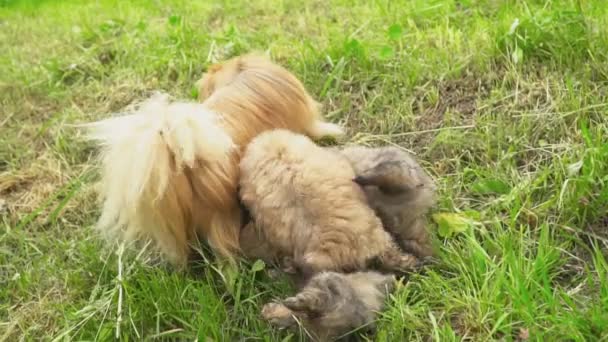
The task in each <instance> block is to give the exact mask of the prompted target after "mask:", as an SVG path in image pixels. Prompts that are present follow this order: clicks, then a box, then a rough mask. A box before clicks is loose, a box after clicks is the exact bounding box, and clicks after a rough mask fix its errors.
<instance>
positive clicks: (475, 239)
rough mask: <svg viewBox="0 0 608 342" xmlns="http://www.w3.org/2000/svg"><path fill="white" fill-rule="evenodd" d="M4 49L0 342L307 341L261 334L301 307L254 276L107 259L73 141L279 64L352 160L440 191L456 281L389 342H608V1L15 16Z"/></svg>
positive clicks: (439, 276) (137, 9)
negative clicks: (422, 180) (159, 97)
mask: <svg viewBox="0 0 608 342" xmlns="http://www.w3.org/2000/svg"><path fill="white" fill-rule="evenodd" d="M0 28H1V29H0V220H1V221H0V339H6V340H9V341H14V340H17V339H20V338H23V339H26V340H37V339H39V338H45V339H66V340H72V339H74V340H92V339H100V340H109V339H113V338H114V336H116V335H119V336H120V337H121V339H124V340H138V339H153V338H161V339H187V340H193V339H196V338H198V340H199V341H206V340H207V338H210V339H213V340H216V341H222V340H226V341H228V340H236V339H238V338H252V339H263V340H280V339H283V338H286V340H289V339H291V340H298V337H297V335H289V333H287V332H281V331H276V330H273V329H272V328H270V327H268V326H267V325H266V324H264V322H262V321H261V320H260V319H259V311H260V307H261V305H262V304H263V303H264V302H266V301H268V300H270V299H271V298H273V297H279V296H282V295H285V294H286V293H289V291H290V289H289V287H288V286H287V285H286V282H284V281H277V280H272V279H271V278H270V277H269V276H268V275H267V274H266V272H264V271H259V270H257V269H256V268H253V269H252V268H251V266H250V264H247V263H243V264H242V269H241V271H240V273H239V274H236V275H234V274H233V275H232V278H230V279H231V280H230V281H229V282H230V283H231V284H233V286H232V287H231V288H230V291H228V290H227V287H226V286H225V281H223V280H222V276H221V273H222V272H219V271H218V270H217V269H214V268H213V267H200V268H198V269H196V270H193V271H192V272H175V271H172V270H171V269H168V268H166V267H161V266H151V264H150V263H147V262H145V260H142V258H143V257H141V256H140V257H138V256H136V255H133V254H132V253H130V252H125V253H117V251H118V249H117V248H116V246H109V247H108V246H106V245H104V244H103V243H102V242H101V240H100V239H99V237H98V236H96V235H95V234H94V233H93V230H92V229H91V226H92V224H93V223H94V222H95V219H96V217H97V215H98V207H97V205H96V202H95V196H94V189H93V182H94V180H95V177H96V172H95V169H94V163H93V160H94V159H93V156H94V151H93V150H92V148H91V146H89V145H87V144H85V143H83V142H82V139H81V138H80V136H79V134H80V133H78V132H77V131H76V130H75V129H74V128H72V127H70V126H69V124H73V123H80V122H84V121H91V120H94V119H97V118H101V117H103V116H105V115H108V113H111V112H113V111H117V110H120V109H121V108H123V107H124V106H125V105H127V104H129V103H131V102H132V101H134V100H137V99H142V98H144V97H146V96H147V94H148V93H149V92H150V91H152V90H155V89H162V90H165V91H167V92H169V93H171V94H173V95H175V96H176V97H179V98H191V97H192V96H193V82H194V81H195V80H197V79H198V78H199V77H200V75H201V73H202V72H203V71H204V70H205V68H206V67H207V66H208V65H209V64H210V63H211V62H213V61H215V60H223V59H225V58H228V57H230V56H232V55H235V54H239V53H242V52H246V51H250V50H269V51H270V53H271V55H272V56H273V58H274V59H275V60H277V61H279V62H280V63H282V64H284V65H285V66H287V67H288V68H290V69H291V70H293V72H294V73H295V74H297V75H298V77H300V78H301V79H302V80H303V81H304V82H305V84H306V86H307V87H308V89H309V90H310V92H311V93H312V94H314V96H315V97H316V98H318V99H319V100H320V101H322V102H323V103H324V105H325V112H326V113H327V114H326V115H327V116H328V117H329V118H330V119H331V120H332V121H335V122H342V123H344V124H346V125H347V126H348V128H349V133H350V137H351V140H352V141H355V142H360V143H368V144H384V143H395V144H399V145H401V146H403V147H404V148H406V149H408V150H411V151H414V152H415V153H417V155H418V157H419V158H420V160H421V161H422V162H423V164H424V166H425V167H427V169H428V170H429V171H430V172H431V173H432V174H433V176H434V177H436V179H437V181H438V183H439V187H440V201H439V204H438V205H437V208H435V209H434V214H439V215H435V218H437V221H439V222H440V223H441V224H440V225H439V226H438V225H437V224H436V223H435V222H433V221H432V220H431V225H432V227H433V228H434V231H435V232H436V233H434V236H435V240H436V243H437V245H438V246H439V247H440V258H441V264H440V265H438V266H436V267H434V268H432V269H430V270H429V271H428V272H426V273H425V274H420V275H415V276H413V277H412V279H411V280H410V281H409V282H408V283H407V284H405V285H404V286H403V287H402V288H400V289H399V290H398V291H397V292H396V293H395V294H394V296H393V297H391V298H390V300H389V308H388V309H387V310H386V312H384V313H383V315H382V317H381V319H380V322H379V329H378V332H377V336H376V337H375V339H376V340H379V341H383V340H387V341H388V340H390V341H400V340H429V339H433V340H462V339H466V340H477V341H485V340H516V339H525V338H529V339H533V340H576V341H583V340H608V310H607V309H606V308H608V262H607V261H606V260H607V258H606V256H607V255H608V253H607V252H606V251H607V248H608V214H607V209H608V186H607V185H608V143H607V137H608V63H607V62H606V61H607V58H608V29H607V28H608V6H606V5H605V3H604V1H603V0H586V1H582V0H581V1H575V0H563V1H540V0H537V1H523V0H520V1H515V0H511V1H507V0H505V1H491V0H462V1H451V0H433V1H423V0H411V1H385V0H381V1H346V0H335V1H330V2H326V1H316V0H315V1H307V2H303V1H296V0H263V1H255V2H244V1H243V2H232V1H225V2H222V3H217V4H214V3H212V2H202V1H201V2H189V1H174V2H169V1H154V2H147V1H110V0H99V1H89V2H76V1H34V0H31V1H11V0H3V1H0ZM446 214H447V215H446ZM152 265H153V264H152ZM223 273H226V272H223ZM227 274H228V275H229V273H227ZM225 275H226V274H225ZM369 338H374V337H373V336H369Z"/></svg>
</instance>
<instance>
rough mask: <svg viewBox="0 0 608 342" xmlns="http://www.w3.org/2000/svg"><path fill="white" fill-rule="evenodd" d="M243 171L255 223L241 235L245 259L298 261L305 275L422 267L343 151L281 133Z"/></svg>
mask: <svg viewBox="0 0 608 342" xmlns="http://www.w3.org/2000/svg"><path fill="white" fill-rule="evenodd" d="M240 167H241V180H240V195H241V200H242V201H243V203H244V205H245V207H247V208H248V209H249V211H250V213H251V217H252V221H253V222H252V223H250V224H248V225H246V226H245V227H244V229H243V232H242V233H241V242H242V244H241V247H242V248H243V251H244V253H245V255H247V256H249V257H259V258H262V259H265V260H267V261H272V260H281V259H283V258H287V259H290V260H293V264H294V266H295V268H296V270H298V271H299V272H300V273H301V274H303V275H304V277H305V278H307V277H308V276H310V275H312V274H315V273H317V272H320V271H328V270H330V271H354V270H362V269H366V268H368V267H370V266H371V264H373V263H376V265H375V266H376V267H379V268H380V269H383V270H387V271H408V270H411V269H412V268H414V267H416V266H420V265H421V264H420V262H419V260H418V259H417V258H416V257H414V256H413V255H411V254H407V253H403V252H402V251H401V250H400V248H399V247H398V246H397V244H396V243H395V242H394V241H393V238H392V236H391V235H390V234H389V233H388V232H387V231H385V230H384V229H383V227H382V223H381V221H380V219H379V218H378V217H377V216H376V214H375V213H374V211H373V210H372V209H371V208H370V206H369V205H368V203H367V199H366V197H365V193H364V192H363V190H362V188H361V187H360V186H359V185H358V184H356V183H355V182H354V181H353V180H354V179H355V176H356V175H355V172H354V170H353V168H352V166H351V164H350V163H349V161H348V159H346V158H345V157H344V156H342V155H341V154H339V153H336V152H334V151H331V150H329V149H324V148H322V147H320V146H317V145H316V144H315V143H313V142H312V141H311V140H310V139H309V138H307V137H305V136H303V135H299V134H295V133H292V132H289V131H286V130H274V131H269V132H265V133H262V134H261V135H259V136H258V137H256V138H255V139H254V140H253V141H252V142H251V143H250V144H249V145H248V146H247V148H246V150H245V154H244V155H243V158H242V160H241V163H240ZM250 247H251V248H250Z"/></svg>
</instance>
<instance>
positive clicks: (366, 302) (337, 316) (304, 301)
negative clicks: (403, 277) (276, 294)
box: [262, 271, 395, 341]
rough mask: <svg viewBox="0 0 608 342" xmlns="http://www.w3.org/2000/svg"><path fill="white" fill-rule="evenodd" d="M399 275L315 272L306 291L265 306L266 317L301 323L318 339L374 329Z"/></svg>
mask: <svg viewBox="0 0 608 342" xmlns="http://www.w3.org/2000/svg"><path fill="white" fill-rule="evenodd" d="M394 285H395V277H394V276H392V275H385V274H380V273H377V272H372V271H368V272H355V273H350V274H343V273H336V272H321V273H317V274H315V275H314V276H313V277H312V278H311V279H310V281H309V282H308V283H307V284H306V285H305V286H304V288H302V290H301V291H300V292H299V293H298V294H296V295H295V296H293V297H289V298H287V299H285V300H283V301H281V302H274V303H268V304H266V305H264V307H263V308H262V318H264V319H265V320H267V321H269V322H270V323H271V324H272V325H274V326H277V327H281V328H294V327H297V326H298V325H300V326H301V327H302V328H304V330H305V332H306V333H307V334H308V335H309V336H310V337H311V338H312V339H313V340H316V341H328V340H332V339H335V338H337V337H341V336H342V335H346V334H348V333H349V332H352V331H355V330H372V329H373V328H374V325H375V324H374V323H375V320H376V316H377V315H378V313H379V312H380V311H381V310H382V309H383V307H384V303H385V299H386V296H387V294H389V293H390V292H392V291H393V288H394Z"/></svg>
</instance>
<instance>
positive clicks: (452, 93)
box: [413, 72, 491, 130]
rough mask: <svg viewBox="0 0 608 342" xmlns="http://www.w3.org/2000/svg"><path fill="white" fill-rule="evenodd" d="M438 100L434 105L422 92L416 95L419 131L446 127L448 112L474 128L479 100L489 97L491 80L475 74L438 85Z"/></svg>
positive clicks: (415, 111) (463, 123)
mask: <svg viewBox="0 0 608 342" xmlns="http://www.w3.org/2000/svg"><path fill="white" fill-rule="evenodd" d="M434 83H435V84H433V83H431V84H433V85H434V87H435V88H436V89H437V92H438V98H437V99H436V100H435V101H431V100H430V99H429V96H428V95H427V94H426V93H425V92H423V91H418V92H417V93H416V94H415V100H414V101H415V102H414V106H413V111H414V113H415V114H416V121H415V125H416V128H417V129H418V130H430V129H436V128H439V127H442V126H443V122H444V118H445V114H446V112H448V111H450V112H451V113H452V114H454V115H455V117H457V120H456V121H458V122H459V123H460V124H462V125H467V124H473V123H474V115H475V113H477V109H478V108H477V103H478V101H479V100H481V99H483V98H486V97H487V96H488V95H489V92H490V89H491V85H490V81H489V80H488V79H487V78H484V77H479V76H478V75H475V74H474V73H471V72H466V74H465V75H464V76H463V77H461V78H457V79H453V80H446V81H440V82H434Z"/></svg>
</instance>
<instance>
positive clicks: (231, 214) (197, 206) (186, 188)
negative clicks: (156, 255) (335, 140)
mask: <svg viewBox="0 0 608 342" xmlns="http://www.w3.org/2000/svg"><path fill="white" fill-rule="evenodd" d="M199 87H200V94H201V100H203V103H202V104H200V103H194V102H185V101H170V100H169V98H168V96H166V95H160V96H155V97H153V98H151V99H149V100H147V101H145V102H144V103H143V104H141V105H140V106H139V107H138V108H136V109H135V110H134V111H131V112H129V113H128V114H127V115H122V116H118V117H114V118H110V119H107V120H103V121H99V122H95V123H92V124H89V126H90V128H91V138H92V139H93V140H96V141H97V142H98V143H99V145H100V147H101V166H102V171H101V174H102V179H101V184H100V187H99V189H100V197H101V199H102V201H103V208H102V214H101V217H100V219H99V222H98V228H99V229H101V230H102V231H103V232H105V233H107V235H109V236H110V237H118V238H119V239H122V240H135V241H149V240H151V241H153V242H154V243H155V245H156V246H157V247H158V248H159V249H160V250H161V252H162V253H163V255H164V256H165V257H167V258H168V259H169V260H170V261H172V262H173V263H174V264H177V265H183V264H185V263H186V261H187V260H188V259H189V256H190V255H191V251H192V249H191V246H190V245H191V244H192V243H193V242H196V240H198V239H204V240H207V241H208V242H209V244H210V245H211V247H212V248H213V249H214V250H215V251H216V252H217V253H218V254H219V255H221V256H224V257H228V258H232V257H233V256H234V255H235V253H237V252H238V251H239V243H238V242H239V232H240V228H241V227H240V222H241V220H240V213H241V211H240V209H239V205H238V196H237V185H238V174H239V172H238V171H239V169H238V165H239V160H240V155H241V152H242V148H243V147H244V146H245V145H247V144H248V143H249V142H250V141H251V139H253V138H254V137H255V136H257V135H258V134H260V133H261V132H264V131H266V130H270V129H274V128H283V129H288V130H291V131H294V132H297V133H301V134H306V135H308V136H310V137H312V138H320V137H323V136H338V135H340V134H341V133H342V130H341V128H340V127H338V126H336V125H333V124H330V123H327V122H324V121H323V120H322V118H321V116H320V115H319V113H318V103H317V102H315V101H314V100H313V99H312V97H311V96H310V95H309V94H308V93H307V92H306V89H304V86H303V85H302V83H301V82H300V81H299V80H298V79H297V78H296V77H295V76H294V75H293V74H291V73H290V72H289V71H287V70H286V69H284V68H283V67H281V66H279V65H277V64H275V63H273V62H271V61H270V60H268V59H267V58H265V57H261V56H257V55H245V56H240V57H236V58H234V59H231V60H229V61H227V62H225V63H222V64H219V65H215V66H212V67H211V68H210V69H209V73H208V74H206V75H204V77H203V79H202V80H201V81H200V82H199Z"/></svg>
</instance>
